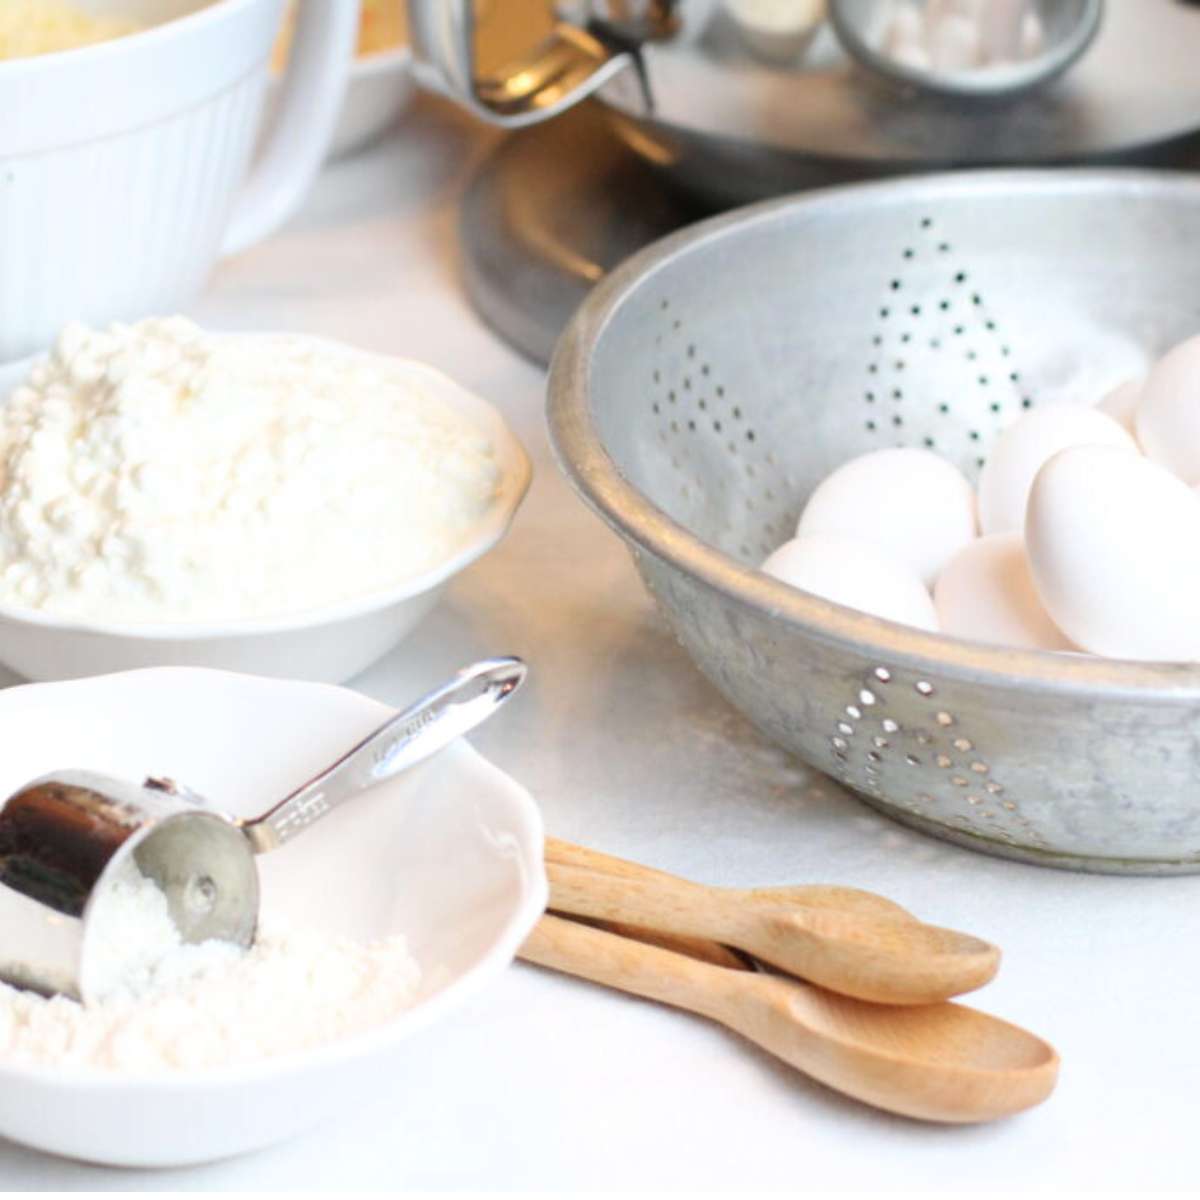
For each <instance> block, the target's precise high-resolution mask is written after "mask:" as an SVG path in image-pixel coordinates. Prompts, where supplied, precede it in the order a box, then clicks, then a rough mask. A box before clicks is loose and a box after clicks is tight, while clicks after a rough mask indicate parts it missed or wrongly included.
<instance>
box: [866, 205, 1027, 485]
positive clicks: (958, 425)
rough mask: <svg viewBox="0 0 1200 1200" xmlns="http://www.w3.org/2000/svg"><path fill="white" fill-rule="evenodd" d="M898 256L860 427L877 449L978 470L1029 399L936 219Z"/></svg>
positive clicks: (874, 344) (878, 325) (878, 318)
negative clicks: (931, 455) (933, 454)
mask: <svg viewBox="0 0 1200 1200" xmlns="http://www.w3.org/2000/svg"><path fill="white" fill-rule="evenodd" d="M898 259H899V261H898V264H897V266H896V268H895V270H894V272H893V273H892V274H891V275H890V276H889V277H887V279H886V282H885V283H884V285H883V293H882V298H881V301H880V303H879V305H878V307H877V309H876V312H875V321H874V329H873V331H872V333H871V334H870V344H869V346H868V350H867V355H866V364H865V367H866V369H865V374H864V379H865V382H864V385H863V393H862V399H863V427H864V429H865V431H866V433H867V434H869V435H871V436H872V437H873V438H875V439H876V440H877V441H878V442H879V443H880V445H898V446H924V447H926V448H927V449H931V450H938V451H940V452H942V453H945V454H946V455H947V456H948V457H950V458H951V459H952V460H954V461H955V462H957V463H958V464H959V465H960V466H963V467H974V468H978V467H980V466H982V465H983V461H984V451H985V448H986V445H987V443H988V441H989V440H990V438H991V436H992V435H993V434H994V433H996V432H997V431H998V430H999V429H1001V428H1003V427H1004V426H1005V425H1007V424H1008V423H1009V422H1010V421H1011V420H1012V419H1013V418H1014V417H1015V416H1016V415H1017V414H1018V412H1019V411H1020V409H1021V408H1022V407H1024V408H1028V407H1031V406H1032V404H1033V398H1032V396H1030V395H1028V394H1026V393H1025V392H1024V391H1023V390H1022V385H1021V376H1020V372H1019V370H1018V369H1017V367H1016V364H1015V358H1014V355H1013V351H1012V348H1011V346H1010V345H1009V344H1008V342H1007V341H1006V340H1005V338H1004V336H1003V334H1002V330H1001V321H1000V319H999V317H998V316H997V315H996V314H995V313H993V312H992V311H991V310H990V308H989V307H988V304H987V301H986V299H985V297H984V294H983V290H982V286H981V285H980V284H979V283H978V281H976V280H975V279H974V277H973V275H972V271H971V268H970V267H969V265H968V264H967V263H966V262H965V260H964V259H963V258H961V257H959V255H958V254H957V253H956V250H955V247H954V245H953V243H952V242H951V241H950V240H949V238H948V237H947V236H946V235H945V234H944V232H943V231H942V230H941V229H940V228H939V222H938V221H937V220H936V219H935V218H934V217H933V216H929V215H927V216H924V217H922V218H920V219H919V220H918V222H917V227H916V228H915V229H912V228H910V229H909V230H908V231H907V236H905V237H904V239H903V247H902V249H901V250H900V252H899V256H898Z"/></svg>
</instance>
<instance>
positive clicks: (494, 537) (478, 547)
mask: <svg viewBox="0 0 1200 1200" xmlns="http://www.w3.org/2000/svg"><path fill="white" fill-rule="evenodd" d="M209 332H215V333H217V334H218V335H219V336H229V337H255V336H268V337H271V336H280V337H298V338H303V339H304V340H305V341H308V342H315V343H317V344H319V345H324V346H330V347H333V348H334V349H336V350H338V351H340V352H342V353H347V354H351V355H353V356H355V357H363V358H369V359H383V360H384V361H385V362H391V363H400V364H403V365H404V366H405V367H407V368H409V369H415V370H416V371H417V372H418V373H421V374H425V375H428V376H429V377H430V378H432V379H434V380H435V381H440V383H442V384H449V385H450V389H449V395H450V397H451V398H450V399H449V400H448V401H447V402H448V403H450V404H452V405H453V407H455V408H456V409H457V410H458V411H460V412H463V411H465V412H466V415H467V416H468V417H469V418H470V419H471V420H472V421H473V422H474V423H475V424H477V425H479V426H481V427H482V428H483V429H484V430H485V431H486V432H487V433H488V434H489V435H490V436H491V438H492V440H493V443H494V444H495V445H496V448H497V451H498V453H497V461H498V463H499V465H500V467H501V481H500V486H499V489H498V491H497V495H496V497H495V499H494V500H493V501H492V503H491V505H490V506H489V507H488V509H487V511H486V512H485V513H484V514H483V516H482V517H481V518H480V519H479V522H478V524H477V525H476V526H475V528H474V529H473V531H472V532H471V533H470V535H468V536H467V537H465V538H464V539H463V540H462V543H461V545H460V547H459V549H458V550H457V551H456V552H455V553H454V554H452V555H451V556H450V557H448V558H446V559H444V560H443V561H442V562H440V563H438V564H437V565H436V566H434V567H430V568H429V569H428V570H427V571H422V572H421V573H420V574H419V575H413V576H410V577H409V578H407V579H405V580H403V581H402V582H400V583H398V584H396V585H395V586H394V587H390V588H384V589H380V590H377V591H374V592H368V593H366V594H364V595H361V596H355V597H352V598H350V599H347V600H341V601H339V602H338V603H337V604H328V605H323V606H321V607H319V608H309V609H303V610H300V611H297V612H293V613H285V614H282V615H280V616H274V617H271V616H265V617H243V618H234V619H230V620H227V621H153V622H151V621H147V622H145V623H134V622H124V621H90V620H85V619H82V618H72V617H63V616H57V615H55V614H54V613H47V612H43V611H41V610H40V609H36V608H25V607H22V606H20V605H14V604H5V603H2V602H0V621H9V622H11V623H13V624H15V625H27V626H29V625H32V626H36V627H38V628H40V629H50V630H58V631H61V632H64V633H68V632H69V633H93V634H103V635H105V636H107V637H120V638H126V639H130V640H134V641H143V642H161V641H184V640H194V641H200V640H206V639H219V638H230V637H246V636H252V635H255V634H274V633H291V632H295V631H296V630H301V629H316V628H319V627H321V626H324V625H331V624H334V623H335V622H338V621H344V620H348V619H350V618H352V617H359V616H362V615H363V614H364V613H368V612H375V611H378V610H379V609H382V608H387V607H389V606H390V605H393V604H398V603H399V602H400V601H402V600H410V599H412V598H413V597H414V596H419V595H421V594H422V593H424V592H428V591H430V590H431V589H433V588H435V587H437V586H439V585H440V584H442V583H444V582H445V581H446V580H448V579H450V578H451V577H452V576H454V575H457V574H458V573H459V572H460V571H462V570H464V569H465V568H467V567H469V566H470V565H471V563H473V562H475V560H476V559H478V558H481V557H482V556H483V555H484V554H486V553H487V552H488V551H489V550H491V549H492V548H493V547H494V546H496V545H497V544H498V543H499V541H500V540H501V538H503V537H504V535H505V534H506V533H507V532H508V530H509V527H510V526H511V525H512V523H513V520H514V518H515V517H516V514H517V509H518V508H520V506H521V501H522V500H524V498H525V495H526V493H527V492H528V491H529V485H530V482H531V480H532V477H533V466H532V464H531V462H530V459H529V454H528V453H527V451H526V450H525V447H524V446H523V445H522V444H521V441H520V439H519V438H518V437H517V435H516V434H515V433H514V432H513V431H512V429H511V427H510V426H509V424H508V422H507V421H506V420H505V419H504V416H503V415H502V414H501V412H500V410H499V409H498V408H496V406H495V405H494V404H491V403H490V402H489V401H487V400H485V399H484V398H483V397H482V396H478V395H476V394H475V393H474V392H472V391H470V390H469V389H468V388H465V387H463V385H462V384H460V383H458V382H457V381H456V380H454V379H452V378H451V377H450V376H449V375H447V374H445V373H444V372H443V371H440V370H438V368H436V367H431V366H429V365H428V364H427V363H423V362H419V361H418V360H416V359H408V358H399V357H397V356H395V355H390V354H380V353H377V352H375V351H371V350H362V349H360V348H359V347H357V346H350V345H347V344H346V343H344V342H339V341H335V340H334V339H332V338H324V337H319V336H316V335H310V334H303V333H302V334H296V333H288V332H286V331H283V332H280V333H275V334H272V333H269V332H268V333H266V334H265V335H259V334H256V333H254V332H244V331H227V330H218V331H209ZM42 357H43V356H42V355H31V356H30V357H29V358H25V359H19V360H17V361H15V362H8V363H2V364H0V370H3V371H16V370H17V369H18V368H21V367H24V366H27V365H32V364H33V363H35V362H37V361H38V360H39V359H40V358H42ZM5 399H6V397H3V396H0V404H2V403H4V401H5Z"/></svg>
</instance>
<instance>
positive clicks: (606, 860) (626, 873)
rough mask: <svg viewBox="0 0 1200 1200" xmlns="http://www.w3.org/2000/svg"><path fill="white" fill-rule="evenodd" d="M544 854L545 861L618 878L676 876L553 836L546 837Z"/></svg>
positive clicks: (671, 879) (666, 878)
mask: <svg viewBox="0 0 1200 1200" xmlns="http://www.w3.org/2000/svg"><path fill="white" fill-rule="evenodd" d="M545 856H546V861H547V862H554V863H562V864H563V866H566V867H585V868H586V869H587V870H589V871H603V872H604V874H606V875H616V876H617V877H618V878H620V879H658V880H665V881H667V882H674V881H675V880H676V879H677V878H678V876H675V875H668V874H667V872H666V871H658V870H655V868H654V867H647V866H643V865H642V864H641V863H635V862H630V861H629V860H628V859H626V858H617V857H616V856H615V855H613V854H604V853H602V852H601V851H599V850H590V849H588V847H586V846H576V845H573V844H572V843H571V842H564V841H561V840H560V839H559V838H555V837H548V838H546V850H545Z"/></svg>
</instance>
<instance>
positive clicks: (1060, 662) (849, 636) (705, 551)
mask: <svg viewBox="0 0 1200 1200" xmlns="http://www.w3.org/2000/svg"><path fill="white" fill-rule="evenodd" d="M1113 192H1117V193H1126V194H1129V195H1142V194H1145V193H1147V192H1149V193H1161V194H1162V195H1163V196H1164V198H1180V199H1185V200H1188V201H1190V202H1192V203H1194V204H1196V205H1198V206H1200V180H1190V179H1188V178H1186V177H1183V176H1180V175H1176V174H1173V173H1172V172H1168V171H1159V170H1150V169H1136V168H1059V169H1058V170H1045V169H1020V168H1016V169H1012V168H1005V169H985V170H971V171H959V172H953V173H948V174H945V175H940V176H937V177H933V178H931V177H914V178H906V179H901V180H880V181H876V182H870V183H854V184H847V185H842V186H838V187H830V188H822V189H820V190H817V191H813V192H809V193H805V194H803V195H800V196H793V197H783V198H780V199H775V200H768V201H764V202H762V203H759V204H754V205H750V206H748V207H745V208H741V209H737V210H735V211H733V212H729V213H724V214H721V215H719V216H716V217H711V218H709V219H707V220H704V221H701V222H699V223H697V224H694V225H691V226H688V227H687V228H685V229H683V230H681V231H679V232H678V233H674V234H671V235H669V236H668V237H666V238H663V239H661V240H660V241H657V242H655V243H653V244H651V245H650V246H647V247H646V248H645V249H643V250H641V251H639V252H638V253H637V254H634V255H633V256H631V257H630V258H629V259H627V260H626V261H625V262H624V263H623V264H621V266H619V267H618V268H617V269H616V270H615V271H613V272H612V273H611V274H609V275H608V276H607V277H606V278H605V279H604V280H603V281H601V283H600V284H598V285H597V286H596V288H595V289H593V291H592V292H591V293H590V294H589V296H588V297H587V299H586V300H585V301H584V302H583V304H582V305H581V306H580V307H579V309H578V310H577V311H576V313H575V315H574V317H573V318H572V319H571V322H570V324H569V325H568V326H567V329H566V330H565V332H564V333H563V335H562V337H561V339H560V340H559V343H558V346H557V348H556V350H555V353H554V357H553V360H552V362H551V364H550V375H549V382H548V400H547V420H548V424H549V431H550V440H551V445H552V447H553V450H554V453H555V457H556V458H557V460H558V463H559V466H560V468H561V469H562V470H563V472H564V473H565V474H566V476H567V477H568V479H569V481H570V482H571V484H572V486H573V487H574V488H575V490H576V491H577V492H578V493H579V494H580V495H581V496H582V498H583V499H584V500H585V501H586V502H587V503H588V505H589V506H590V507H591V508H592V509H593V510H594V511H595V512H596V513H597V514H598V515H599V516H600V517H601V518H602V519H603V520H604V521H605V522H606V523H607V524H608V525H609V526H610V527H611V528H612V529H613V530H615V531H616V532H617V533H618V534H619V535H620V536H621V537H622V538H623V539H624V540H625V541H626V542H628V543H630V544H631V545H632V546H634V547H637V548H639V549H640V550H642V551H644V552H646V553H648V554H650V555H652V556H653V557H655V558H657V559H659V560H661V561H662V562H663V563H665V564H668V565H669V566H672V567H675V568H677V569H679V570H681V571H683V572H684V573H685V574H687V575H689V576H691V577H692V578H694V579H697V580H699V581H701V582H703V583H704V584H706V585H707V586H708V587H710V588H712V589H714V590H715V591H717V592H719V593H721V594H722V595H723V596H725V597H727V598H728V599H730V600H733V601H735V602H737V603H739V604H741V605H743V606H745V607H747V608H750V609H752V610H755V611H757V612H759V613H761V614H764V615H768V616H770V617H773V618H774V619H775V620H778V621H780V622H782V623H783V624H784V625H786V626H790V627H791V628H792V629H794V630H795V631H796V632H797V633H800V634H803V635H804V636H807V637H815V638H818V639H821V640H823V641H826V642H831V643H843V644H845V645H846V647H847V648H848V649H850V650H852V651H853V652H854V653H856V654H858V655H860V656H863V657H866V658H869V659H876V660H877V661H878V662H879V665H880V666H881V667H887V668H890V667H893V666H895V665H897V664H904V665H905V666H906V667H907V668H910V669H914V670H916V671H918V672H921V673H926V674H928V675H929V676H930V678H931V679H933V680H936V679H937V678H938V677H939V676H945V675H947V674H949V675H950V676H952V677H954V678H956V679H958V680H962V681H967V682H975V683H983V684H986V685H988V686H991V687H1001V688H1011V689H1016V690H1026V689H1030V688H1035V689H1037V690H1039V691H1043V692H1052V693H1062V694H1069V695H1072V696H1075V697H1077V698H1080V699H1090V700H1092V701H1103V700H1112V701H1121V700H1124V701H1135V702H1139V703H1170V704H1178V703H1184V702H1186V703H1200V663H1197V664H1193V663H1151V662H1140V661H1128V660H1123V659H1112V658H1101V657H1098V656H1090V655H1082V654H1080V655H1075V654H1063V653H1060V652H1051V651H1044V650H1021V649H1011V648H1008V647H1003V646H994V645H990V644H986V643H982V642H971V641H966V640H964V639H961V638H955V637H950V636H948V635H946V634H935V633H926V632H923V631H921V630H918V629H915V628H912V627H910V626H905V625H900V624H897V623H895V622H893V621H887V620H883V619H881V618H878V617H872V616H868V615H866V614H865V613H861V612H858V611H857V610H855V609H851V608H847V607H845V606H844V605H841V604H835V603H833V602H831V601H827V600H823V599H821V598H819V597H817V596H815V595H813V594H811V593H808V592H803V591H801V590H799V589H797V588H793V587H791V586H789V585H788V584H785V583H782V582H779V581H777V580H774V579H772V578H771V577H770V576H767V575H764V574H762V573H761V572H760V571H758V570H756V569H754V568H751V567H747V566H744V565H743V564H741V563H739V562H738V561H737V560H736V559H734V558H732V557H731V556H729V555H727V554H725V553H723V552H722V551H720V550H718V549H717V548H716V547H714V546H712V545H710V544H709V543H707V542H705V541H703V540H702V539H701V538H698V537H697V536H696V535H694V534H693V533H691V532H690V531H689V530H688V529H686V528H685V527H684V526H683V525H681V524H679V523H678V522H677V521H675V520H673V519H672V518H671V517H669V516H667V514H666V513H665V512H663V511H662V510H661V509H660V508H658V506H657V505H655V504H654V503H652V502H651V501H650V500H649V499H648V498H647V497H646V496H645V495H644V494H643V493H642V492H641V491H640V490H638V489H637V488H636V487H634V486H633V484H631V483H630V482H629V481H628V480H626V479H625V477H624V476H623V475H622V474H621V472H620V470H619V469H618V467H617V465H616V463H615V462H614V461H613V459H612V457H611V456H610V455H609V453H608V451H607V449H606V448H605V445H604V443H603V441H602V439H601V437H600V433H599V429H598V427H597V425H596V423H595V421H594V419H593V416H592V406H591V386H590V384H591V379H590V375H591V360H592V353H593V351H594V350H595V348H596V347H597V346H598V345H599V343H600V342H601V340H602V339H603V337H604V336H605V333H606V332H607V329H608V327H609V325H610V324H611V323H612V321H613V320H614V319H615V318H616V317H617V315H618V314H619V312H620V310H621V308H622V306H623V305H624V304H625V303H626V302H627V301H628V300H629V299H630V298H631V297H632V296H633V295H634V294H635V293H638V292H640V291H642V290H643V289H644V288H645V287H646V286H647V285H648V284H650V283H651V282H652V281H653V279H654V278H655V277H656V276H657V275H659V274H661V273H664V272H665V271H667V270H669V269H670V267H671V265H672V264H673V263H674V262H675V260H676V259H678V258H681V257H683V256H686V255H688V254H691V253H695V252H699V251H702V250H705V249H708V248H711V247H712V246H714V245H716V244H718V243H720V242H722V241H726V240H731V239H734V238H736V237H738V236H739V235H740V234H742V233H744V232H746V231H748V230H752V229H760V228H764V227H770V226H771V225H773V224H781V223H785V222H787V221H788V220H789V219H790V218H792V217H793V215H795V214H804V215H810V216H812V217H818V216H823V215H830V214H831V213H838V210H842V211H843V212H844V210H845V206H846V205H847V202H852V203H853V204H855V205H856V206H858V207H862V205H863V204H872V203H873V204H874V205H875V206H880V205H883V206H886V205H888V204H889V203H894V202H910V201H913V200H920V199H928V200H929V201H931V202H933V201H936V200H939V199H943V198H946V197H961V196H964V195H966V196H972V195H974V196H981V197H982V196H994V195H996V194H1003V195H1012V194H1014V193H1021V194H1025V195H1029V194H1035V195H1036V194H1038V193H1053V194H1055V195H1062V194H1064V193H1066V194H1069V195H1075V196H1080V197H1084V196H1087V195H1089V194H1091V195H1094V194H1096V193H1104V194H1111V193H1113ZM839 215H841V213H839Z"/></svg>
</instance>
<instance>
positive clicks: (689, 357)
mask: <svg viewBox="0 0 1200 1200" xmlns="http://www.w3.org/2000/svg"><path fill="white" fill-rule="evenodd" d="M658 315H659V319H660V321H661V326H662V328H661V332H659V333H658V334H657V335H656V336H655V340H654V346H655V358H654V363H653V366H652V370H651V412H652V415H653V417H654V418H655V420H656V424H657V436H658V441H659V443H660V445H662V446H663V447H664V448H667V449H670V451H671V453H670V456H669V461H670V463H671V466H672V469H673V470H674V471H675V473H676V475H677V476H678V480H677V483H676V488H677V494H678V495H679V497H680V498H681V499H683V500H685V501H688V500H691V499H692V498H693V497H694V496H695V495H696V494H697V492H698V491H700V490H701V489H702V488H703V489H706V490H708V491H710V492H715V493H716V494H717V495H718V496H719V497H720V499H721V500H722V502H723V503H724V504H725V506H726V508H727V511H728V531H727V536H726V537H725V538H724V542H723V543H722V540H721V539H719V538H718V539H716V540H717V542H718V544H719V545H720V546H721V549H723V550H725V551H726V552H727V553H731V554H736V555H737V556H738V557H739V558H741V559H742V561H744V562H747V563H750V564H753V565H757V564H758V563H759V562H761V561H762V559H763V558H765V557H766V556H767V555H768V554H770V553H771V552H772V551H773V550H775V549H776V548H778V546H780V545H781V544H782V543H783V542H785V541H786V540H787V539H788V538H789V537H791V536H792V533H793V529H792V527H791V525H790V521H789V517H788V513H787V505H788V504H789V502H790V499H791V497H790V495H789V492H790V488H789V486H788V482H787V480H786V478H785V476H784V474H783V471H782V470H781V467H780V464H779V463H778V462H777V460H776V457H775V455H774V454H773V453H772V452H771V451H770V450H769V449H766V448H765V447H764V445H763V439H762V438H761V437H760V436H759V430H758V429H756V428H755V426H754V425H753V423H752V422H751V421H750V420H749V419H748V418H747V416H746V411H745V409H744V408H743V406H742V404H740V403H739V402H738V400H737V398H736V396H734V395H731V394H730V391H729V389H728V386H727V383H726V382H725V381H724V380H723V379H722V378H721V376H720V372H719V368H718V366H717V364H715V363H713V362H711V361H709V359H708V358H707V357H706V356H705V354H704V353H703V350H702V348H701V347H700V345H699V343H698V341H697V340H696V339H695V338H694V337H693V336H692V335H691V332H690V330H689V329H688V325H687V322H686V321H685V320H684V319H683V318H682V317H681V316H680V315H679V313H678V312H677V311H676V308H675V306H674V305H673V304H672V302H671V300H670V299H669V298H662V299H660V300H659V302H658ZM702 451H703V452H706V453H711V454H719V455H721V456H722V457H725V458H728V459H731V460H733V469H732V470H730V471H727V472H724V473H712V472H706V473H705V474H704V480H703V484H701V483H700V482H699V480H698V478H697V474H696V467H697V457H696V455H697V454H698V453H700V452H702ZM727 480H730V481H732V483H731V484H730V483H727V482H726V481H727ZM731 488H732V490H731ZM696 532H701V531H699V530H697V531H696Z"/></svg>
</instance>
